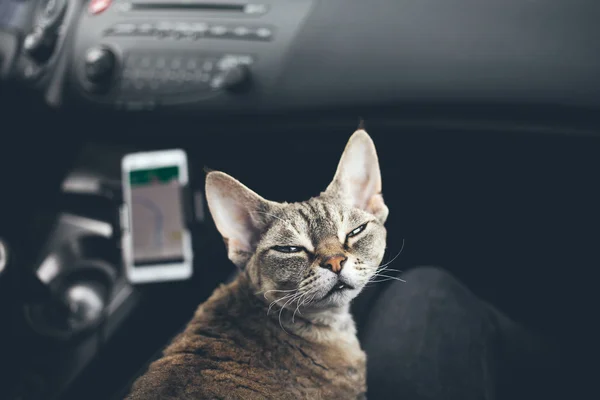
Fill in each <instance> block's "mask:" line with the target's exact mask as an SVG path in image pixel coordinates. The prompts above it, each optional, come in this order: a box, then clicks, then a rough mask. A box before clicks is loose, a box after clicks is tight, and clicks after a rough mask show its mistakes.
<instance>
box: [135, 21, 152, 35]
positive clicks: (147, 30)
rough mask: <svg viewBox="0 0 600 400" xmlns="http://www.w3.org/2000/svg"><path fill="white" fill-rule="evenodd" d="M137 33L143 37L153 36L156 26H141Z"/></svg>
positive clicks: (147, 24)
mask: <svg viewBox="0 0 600 400" xmlns="http://www.w3.org/2000/svg"><path fill="white" fill-rule="evenodd" d="M137 32H138V34H140V35H143V36H151V35H153V34H154V26H152V24H149V23H145V24H140V25H139V26H138V28H137Z"/></svg>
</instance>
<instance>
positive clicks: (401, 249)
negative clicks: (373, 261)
mask: <svg viewBox="0 0 600 400" xmlns="http://www.w3.org/2000/svg"><path fill="white" fill-rule="evenodd" d="M405 244H406V240H404V239H402V247H401V248H400V251H399V252H398V254H396V255H395V256H394V258H392V259H391V260H390V261H389V262H387V263H385V264H383V265H380V266H379V268H382V267H387V266H388V265H390V264H391V263H393V262H394V261H395V260H396V258H398V256H400V254H402V252H403V251H404V245H405Z"/></svg>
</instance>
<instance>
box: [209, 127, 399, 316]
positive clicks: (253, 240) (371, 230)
mask: <svg viewBox="0 0 600 400" xmlns="http://www.w3.org/2000/svg"><path fill="white" fill-rule="evenodd" d="M206 196H207V199H208V205H209V208H210V211H211V214H212V216H213V219H214V221H215V223H216V226H217V228H218V230H219V231H220V232H221V234H222V235H223V238H224V239H225V243H226V245H227V248H228V254H229V258H230V259H231V261H233V262H234V263H235V264H236V265H237V266H238V267H240V268H245V269H246V270H247V271H248V274H249V276H250V278H251V281H252V282H253V284H254V285H255V286H256V289H257V292H260V293H262V294H263V295H264V297H265V298H266V299H267V300H269V301H270V302H273V301H277V303H276V304H277V305H278V306H279V307H285V308H290V309H296V308H297V307H298V306H300V308H301V309H312V310H315V311H317V310H320V309H327V308H332V307H340V306H344V305H346V304H348V303H349V302H350V301H351V300H352V299H353V298H354V297H356V296H357V295H358V293H359V292H360V291H361V290H362V289H363V287H364V286H365V284H366V283H367V282H368V281H369V279H370V278H371V277H372V276H373V275H374V273H375V272H376V270H377V268H378V266H379V264H380V263H381V260H382V258H383V254H384V252H385V239H386V230H385V227H384V225H383V224H384V223H385V220H386V219H387V216H388V208H387V207H386V205H385V203H384V202H383V197H382V195H381V174H380V171H379V162H378V159H377V152H376V150H375V145H374V144H373V141H372V140H371V138H370V137H369V135H368V134H367V133H366V132H365V131H364V130H358V131H356V132H355V133H354V134H353V135H352V137H351V138H350V140H349V141H348V144H347V146H346V149H345V150H344V153H343V155H342V158H341V160H340V163H339V165H338V169H337V172H336V174H335V177H334V178H333V181H332V182H331V184H330V185H329V186H328V187H327V189H326V190H325V192H323V193H321V195H320V196H318V197H314V198H312V199H310V200H308V201H305V202H301V203H291V204H288V203H276V202H272V201H268V200H265V199H263V198H262V197H260V196H259V195H258V194H256V193H254V192H253V191H251V190H250V189H248V188H247V187H246V186H244V185H242V184H241V183H240V182H238V181H237V180H235V179H234V178H232V177H231V176H229V175H227V174H224V173H222V172H210V173H209V174H208V176H207V179H206ZM279 307H277V308H279Z"/></svg>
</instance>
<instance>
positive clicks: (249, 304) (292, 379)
mask: <svg viewBox="0 0 600 400" xmlns="http://www.w3.org/2000/svg"><path fill="white" fill-rule="evenodd" d="M206 195H207V199H208V204H209V208H210V211H211V214H212V216H213V219H214V220H215V223H216V226H217V228H218V229H219V231H220V232H221V234H222V235H223V237H224V239H225V242H226V245H227V248H228V254H229V258H230V259H231V260H232V261H233V262H234V263H235V264H236V265H237V266H238V267H240V269H241V272H240V273H239V275H238V277H237V278H236V279H235V280H234V281H233V282H232V283H230V284H228V285H222V286H221V287H219V288H218V289H217V290H215V292H214V293H213V295H212V296H211V297H210V298H209V299H208V300H207V301H206V302H205V303H204V304H202V305H200V307H199V308H198V310H197V312H196V314H195V316H194V318H193V319H192V321H191V322H190V323H189V325H188V326H187V328H186V329H185V331H184V332H183V333H181V334H180V335H179V336H178V337H177V338H176V339H175V340H174V341H173V342H172V343H171V344H170V345H169V346H168V347H167V349H166V350H165V351H164V355H163V357H162V358H161V359H159V360H158V361H155V362H154V363H152V365H151V366H150V367H149V369H148V371H147V372H146V374H145V375H144V376H142V377H141V378H139V379H138V380H137V381H136V383H135V384H134V386H133V388H132V392H131V394H130V395H129V397H128V398H129V399H132V400H134V399H281V400H285V399H359V398H365V396H366V356H365V354H364V352H363V351H362V350H361V348H360V344H359V342H358V340H357V338H356V331H355V326H354V321H353V319H352V316H351V315H350V312H349V304H350V301H351V300H352V299H353V298H354V297H356V295H358V293H359V292H360V291H361V290H362V288H363V287H364V285H365V284H366V283H367V282H368V281H369V279H370V278H371V277H373V276H374V273H375V271H376V270H377V267H378V266H379V264H380V263H381V260H382V258H383V254H384V251H385V238H386V230H385V228H384V226H383V224H384V222H385V220H386V218H387V214H388V209H387V207H386V206H385V204H384V202H383V198H382V196H381V175H380V172H379V163H378V160H377V154H376V151H375V146H374V145H373V142H372V140H371V138H370V137H369V136H368V135H367V133H366V132H365V131H363V130H358V131H357V132H355V134H354V135H353V136H352V137H351V138H350V141H349V142H348V145H347V146H346V149H345V151H344V154H343V156H342V159H341V161H340V163H339V166H338V170H337V173H336V175H335V177H334V179H333V181H332V183H331V184H330V185H329V187H328V188H327V190H326V191H325V192H323V193H321V195H320V196H318V197H315V198H312V199H310V200H308V201H306V202H301V203H294V204H287V203H274V202H270V201H267V200H265V199H263V198H261V197H260V196H258V195H257V194H256V193H254V192H252V191H251V190H250V189H248V188H247V187H245V186H243V185H242V184H241V183H240V182H238V181H236V180H235V179H233V178H232V177H230V176H229V175H226V174H224V173H222V172H211V173H209V174H208V176H207V182H206ZM365 223H366V226H365V225H364V224H365ZM359 227H361V229H362V228H364V229H362V230H361V229H358V230H357V228H359ZM352 232H354V233H352ZM349 234H350V235H349ZM281 246H293V247H292V248H290V247H281ZM294 247H295V248H294ZM290 251H291V252H290ZM343 257H346V258H347V259H346V260H345V261H343ZM342 283H343V284H346V285H347V286H346V289H343V290H341V291H339V292H331V290H332V289H333V288H335V287H338V286H339V285H340V284H342ZM269 308H270V309H269Z"/></svg>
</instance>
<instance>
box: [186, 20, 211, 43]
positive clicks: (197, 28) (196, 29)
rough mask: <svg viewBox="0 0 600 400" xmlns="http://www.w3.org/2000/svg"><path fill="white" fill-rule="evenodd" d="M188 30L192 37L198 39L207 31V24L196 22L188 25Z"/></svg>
mask: <svg viewBox="0 0 600 400" xmlns="http://www.w3.org/2000/svg"><path fill="white" fill-rule="evenodd" d="M190 31H191V34H192V36H193V37H194V38H196V39H199V38H201V37H203V36H204V35H206V32H208V25H206V24H205V23H202V22H197V23H194V24H191V25H190Z"/></svg>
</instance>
